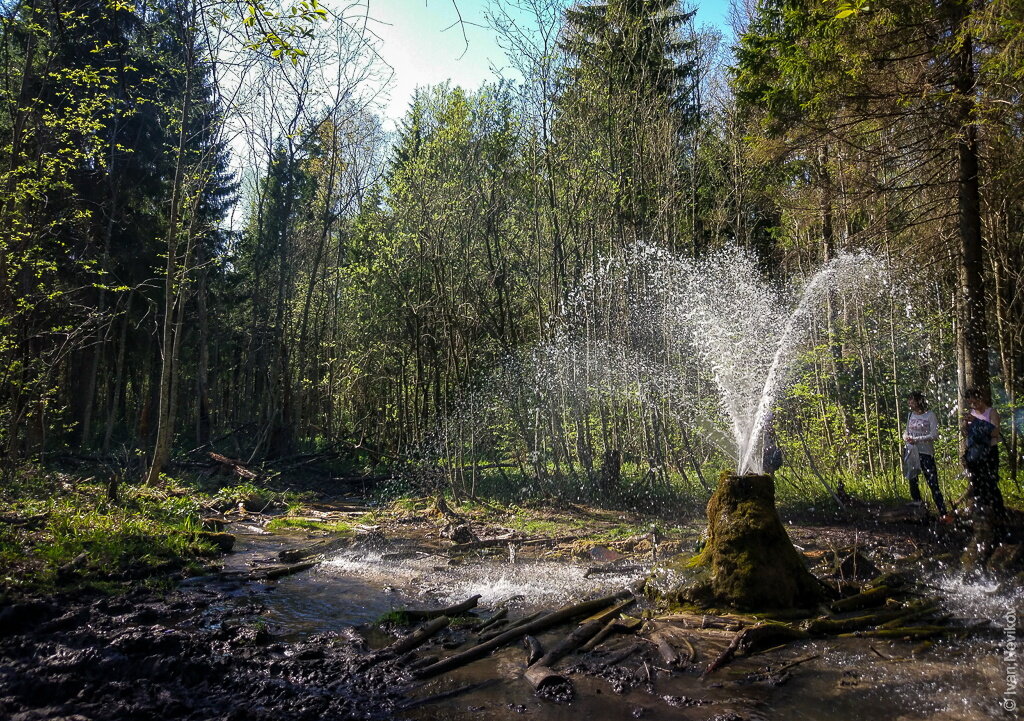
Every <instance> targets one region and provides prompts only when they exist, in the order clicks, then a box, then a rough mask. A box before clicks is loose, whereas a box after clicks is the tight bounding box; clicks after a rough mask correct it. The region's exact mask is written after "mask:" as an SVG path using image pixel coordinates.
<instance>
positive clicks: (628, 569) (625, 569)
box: [583, 564, 647, 578]
mask: <svg viewBox="0 0 1024 721" xmlns="http://www.w3.org/2000/svg"><path fill="white" fill-rule="evenodd" d="M646 570H647V568H646V567H645V566H615V565H612V564H608V565H605V566H591V567H590V568H588V569H587V570H586V571H585V572H584V573H583V577H584V578H590V577H591V576H597V575H601V574H604V573H637V572H640V571H646Z"/></svg>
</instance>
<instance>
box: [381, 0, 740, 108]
mask: <svg viewBox="0 0 1024 721" xmlns="http://www.w3.org/2000/svg"><path fill="white" fill-rule="evenodd" d="M366 1H367V2H368V6H369V17H370V19H371V21H370V23H369V25H368V27H369V29H370V30H372V31H373V32H374V33H375V34H376V35H377V36H379V38H380V40H381V44H380V47H379V53H380V55H381V57H382V58H383V59H384V60H385V61H386V62H387V63H388V64H389V65H391V67H392V68H394V72H395V77H394V80H393V82H392V85H391V91H390V101H389V102H388V103H387V105H386V109H385V115H386V116H387V117H389V118H391V119H395V118H399V117H401V116H402V115H404V113H405V109H406V108H407V106H408V103H409V100H410V98H411V97H412V93H413V91H414V89H415V88H416V87H417V86H422V85H431V84H434V83H439V82H443V81H445V80H451V81H452V83H453V84H456V85H462V86H463V87H467V88H476V87H478V86H479V85H480V84H481V82H483V81H484V80H487V79H490V78H493V77H495V73H494V71H493V70H492V68H496V69H498V70H501V69H502V68H504V67H506V66H507V64H508V63H507V60H506V58H505V54H504V53H503V52H502V50H501V48H500V47H498V45H497V42H496V41H495V38H494V36H493V34H492V33H491V31H490V30H488V29H487V28H486V27H482V26H484V25H485V21H484V18H483V13H484V10H485V9H486V8H487V5H488V3H489V2H490V0H454V2H453V0H366ZM566 4H567V5H568V4H570V2H569V0H566ZM688 5H689V6H690V7H696V9H697V24H698V25H705V24H706V25H717V26H720V27H724V25H725V22H726V20H725V19H726V16H727V14H728V7H729V3H728V0H703V2H700V3H697V2H691V3H688ZM456 6H457V7H458V12H456ZM459 13H461V15H462V19H463V20H464V21H465V22H464V24H463V25H462V26H461V27H458V26H453V24H456V23H457V22H458V19H459ZM446 28H447V29H446ZM462 28H464V29H465V34H466V37H465V40H464V39H463V31H462ZM460 56H461V57H460ZM509 74H511V73H509Z"/></svg>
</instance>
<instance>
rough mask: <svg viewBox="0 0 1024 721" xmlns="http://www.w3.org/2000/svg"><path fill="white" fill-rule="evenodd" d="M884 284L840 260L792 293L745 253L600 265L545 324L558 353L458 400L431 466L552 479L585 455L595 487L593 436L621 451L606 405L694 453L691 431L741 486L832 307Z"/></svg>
mask: <svg viewBox="0 0 1024 721" xmlns="http://www.w3.org/2000/svg"><path fill="white" fill-rule="evenodd" d="M885 285H886V282H885V280H884V274H883V272H882V265H881V263H879V262H878V261H876V260H875V259H873V258H872V257H871V256H870V255H868V254H867V253H854V254H844V255H840V256H838V257H836V258H835V259H833V260H831V261H830V262H828V263H827V264H825V265H824V266H823V267H822V268H820V269H819V270H818V271H817V272H815V273H814V274H813V275H811V276H810V277H808V278H807V279H806V280H804V281H803V282H800V281H799V280H797V281H794V282H792V283H791V284H790V285H789V286H788V287H784V286H783V284H781V283H775V284H773V283H771V282H768V281H766V280H765V279H764V278H763V276H762V274H761V273H760V271H759V270H758V261H757V259H756V257H755V256H754V255H753V254H752V253H750V252H748V251H745V250H743V249H740V248H737V247H731V246H730V247H725V248H723V249H721V250H718V251H716V252H714V253H710V254H708V255H707V256H705V257H703V258H701V259H699V260H694V259H691V258H687V257H683V256H680V255H677V254H673V253H670V252H668V251H666V250H663V249H661V248H657V247H654V246H650V245H642V244H641V245H637V246H634V247H632V248H630V249H628V250H625V251H623V252H621V253H619V254H617V255H613V256H609V257H606V258H603V259H601V261H600V262H599V263H598V264H597V266H596V267H595V269H594V270H593V271H592V272H591V273H589V274H588V275H586V276H584V277H583V278H582V279H581V282H580V283H578V285H577V286H576V288H575V289H574V290H573V292H571V293H570V294H569V295H568V296H567V298H566V299H565V301H564V302H563V305H562V308H561V309H560V312H559V313H558V314H557V315H556V316H555V317H554V318H553V319H552V320H551V321H550V322H549V324H548V327H547V335H548V340H546V341H544V342H541V343H538V344H536V345H535V346H533V347H532V348H530V349H528V350H527V351H524V352H522V353H519V354H516V355H514V356H512V357H510V358H508V359H506V361H505V362H504V363H503V364H501V366H500V367H498V368H497V369H495V370H494V372H493V373H492V374H491V376H490V377H489V379H488V380H487V381H486V382H484V383H482V384H481V385H482V387H481V388H479V389H478V390H477V391H476V392H472V393H467V394H466V395H465V396H464V397H463V398H461V399H460V400H459V404H458V408H457V409H456V411H455V412H453V413H450V414H448V415H447V416H446V417H445V418H443V419H441V420H440V425H439V430H438V431H437V435H436V437H435V438H433V439H431V440H430V443H432V444H433V447H432V448H426V449H425V450H424V454H423V455H424V456H425V457H431V456H432V457H438V456H440V457H445V458H447V459H448V467H449V468H454V467H458V466H460V465H464V464H462V463H461V458H460V457H459V456H458V454H459V453H465V454H466V457H472V456H474V455H475V454H479V453H481V452H483V453H484V454H486V453H490V454H491V455H492V457H493V456H494V455H498V456H499V457H508V456H509V455H512V456H513V457H518V458H520V459H529V460H528V461H526V462H528V463H532V464H533V466H534V468H533V470H534V473H535V475H536V476H537V477H538V478H543V477H544V476H545V474H546V473H548V470H547V469H546V468H545V462H548V461H550V460H551V459H552V458H555V460H556V462H557V457H559V456H560V457H561V458H562V459H565V458H567V457H568V456H569V454H570V453H576V454H577V456H578V459H579V461H580V462H581V464H582V465H583V466H584V467H585V468H586V469H587V470H588V471H589V472H590V473H591V477H594V476H595V475H596V472H595V470H594V469H595V467H596V466H597V465H598V463H599V462H600V460H601V459H600V457H599V456H596V457H595V455H594V453H600V451H599V450H597V451H594V450H593V448H594V446H595V444H593V443H591V441H590V440H589V439H588V434H589V433H590V432H591V427H592V426H594V425H598V424H601V428H602V430H601V431H600V432H602V433H604V434H605V435H604V438H605V440H606V443H605V447H604V451H605V452H607V451H609V450H611V449H612V448H613V447H612V446H611V445H608V443H609V442H613V441H609V440H608V439H609V435H608V430H607V427H608V425H609V424H610V423H611V422H610V421H608V420H607V416H606V409H607V408H608V407H609V405H610V406H613V407H616V408H618V409H620V410H621V408H623V407H629V408H632V409H635V410H634V411H633V412H635V413H637V414H638V415H639V416H640V417H642V418H645V419H647V420H646V421H644V422H650V423H651V424H652V425H653V424H656V423H662V424H664V423H665V422H666V421H671V422H673V423H675V424H676V425H675V426H674V427H675V428H678V429H681V431H680V432H679V436H680V437H682V438H683V443H684V444H690V441H689V440H687V439H686V435H685V434H689V433H690V432H691V431H693V432H695V434H696V438H695V442H697V443H700V444H702V447H707V446H711V447H717V448H718V449H719V450H720V451H721V452H722V453H723V454H724V455H726V456H729V457H731V458H732V459H733V461H734V462H735V467H736V468H737V471H738V472H739V473H741V474H745V473H760V472H761V471H762V453H761V449H762V446H763V443H762V440H763V439H762V437H763V435H764V431H765V430H766V429H767V428H769V427H770V425H771V412H772V408H773V406H774V405H775V404H776V403H777V401H778V399H779V398H780V396H781V393H782V391H783V390H784V389H785V387H786V385H787V383H788V382H789V381H790V380H791V379H792V372H793V370H794V369H795V368H797V367H798V366H799V360H800V358H801V355H802V354H803V352H804V350H805V349H806V348H807V347H808V345H809V344H808V340H810V339H811V338H812V336H813V333H814V332H815V329H816V327H818V326H820V321H821V320H822V319H824V318H825V317H827V316H826V312H827V311H829V310H830V308H831V309H833V311H834V309H835V308H837V307H840V306H845V305H847V304H850V303H852V302H861V301H866V300H867V299H868V296H869V295H870V294H871V293H873V292H875V291H876V290H877V289H878V288H879V287H880V286H881V287H884V286H885ZM858 296H864V297H863V298H859V297H858ZM639 425H641V427H642V424H639ZM502 434H504V435H502ZM544 434H549V435H548V436H547V437H548V438H551V439H552V440H549V441H547V444H546V445H545V440H544V438H545V436H544ZM556 434H561V436H560V438H559V439H557V440H556V439H555V436H556ZM614 442H620V443H621V442H622V439H621V438H620V437H617V440H616V441H614ZM488 445H489V449H488ZM619 448H620V449H622V447H621V446H620V447H619ZM636 450H637V449H633V457H634V458H636V457H637V456H638V454H637V453H636ZM545 452H546V453H547V455H546V456H545ZM588 453H589V454H590V457H586V454H588ZM690 456H691V458H692V457H693V454H692V452H691V453H690ZM648 460H649V462H650V466H651V468H652V469H654V468H655V467H656V466H658V465H659V462H658V461H657V459H648ZM660 465H661V467H664V466H663V460H662V461H661V463H660ZM557 470H558V469H557V468H556V469H555V472H556V473H557ZM697 473H698V475H699V473H700V471H699V470H698V471H697Z"/></svg>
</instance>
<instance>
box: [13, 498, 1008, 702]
mask: <svg viewBox="0 0 1024 721" xmlns="http://www.w3.org/2000/svg"><path fill="white" fill-rule="evenodd" d="M578 516H579V518H581V519H582V520H581V522H580V523H579V524H577V525H576V526H575V527H572V528H569V527H567V526H566V524H564V523H562V524H561V525H559V524H557V523H555V522H554V521H552V524H554V525H549V526H547V527H545V529H546V533H547V535H549V536H550V538H549V539H548V540H547V541H546V542H545V539H544V538H543V536H544V535H545V534H542V533H537V532H529V533H527V532H524V531H522V530H518V531H517V530H516V529H511V528H508V527H504V526H502V525H501V524H498V523H495V522H493V519H491V520H490V521H487V522H484V521H481V520H474V519H470V526H471V527H472V530H473V531H474V535H475V536H476V537H477V538H482V539H488V538H505V537H507V536H510V535H511V536H514V537H515V538H516V541H515V542H513V543H512V544H511V547H510V546H509V544H508V543H504V542H502V543H499V544H497V545H495V546H487V545H484V546H482V547H476V548H474V547H472V546H466V545H465V543H463V544H456V543H454V542H453V541H452V539H451V538H448V537H446V533H448V532H449V531H450V528H449V527H450V525H451V524H450V523H448V522H447V521H446V519H444V518H439V517H436V515H433V514H430V513H421V512H419V511H415V510H414V511H411V512H408V513H405V514H395V515H394V516H391V517H386V518H385V517H382V516H380V515H377V516H376V517H375V518H374V519H373V522H372V523H366V524H363V525H357V533H356V535H355V536H354V537H353V538H351V539H348V540H344V541H343V542H340V543H339V546H338V548H337V549H336V550H332V551H331V552H330V553H328V554H327V556H326V557H324V558H323V559H321V560H322V561H323V562H321V563H320V564H319V565H318V566H316V567H314V568H312V569H309V570H306V571H303V572H301V573H297V574H295V575H292V576H287V577H283V578H281V579H278V580H274V581H269V582H268V581H265V580H259V572H260V571H261V570H263V569H265V568H267V567H268V566H270V565H271V564H272V563H277V562H278V554H279V552H280V551H281V550H285V549H289V548H295V547H301V546H306V545H310V544H312V543H314V542H318V541H319V540H321V539H322V534H317V533H315V532H314V533H305V532H303V533H294V534H269V535H267V534H265V533H264V532H263V531H262V530H261V526H262V525H263V524H264V522H265V520H266V519H265V518H261V517H260V516H258V515H253V516H251V517H248V518H235V519H232V522H231V523H229V524H228V528H227V530H229V531H231V532H233V533H235V534H236V535H237V537H238V542H237V543H236V551H235V552H234V553H232V554H229V555H228V556H226V557H225V558H224V569H223V572H221V573H219V574H214V575H211V576H208V577H203V578H197V579H189V580H187V581H186V582H185V583H184V584H182V585H180V586H179V587H178V588H177V589H176V590H174V591H171V592H157V591H150V590H146V589H143V588H139V589H136V590H134V591H133V592H131V593H129V594H127V595H124V596H119V597H100V596H93V597H81V596H77V597H67V598H64V597H53V598H34V599H24V600H22V601H20V602H18V603H16V604H13V605H9V606H7V607H4V608H2V609H0V718H11V719H16V720H18V721H29V720H33V721H34V720H36V719H39V720H42V719H75V720H76V721H82V720H86V721H92V720H96V721H98V720H99V719H115V720H119V719H264V718H266V719H271V718H273V719H275V720H287V719H318V720H329V719H390V718H401V719H422V720H424V721H425V720H428V719H453V720H455V719H514V718H515V719H518V718H523V717H526V718H534V719H543V720H544V721H556V720H561V719H567V720H568V719H572V721H577V720H578V719H581V718H583V719H589V718H593V719H626V718H648V719H692V720H693V721H698V720H699V721H710V720H712V719H714V720H716V721H740V720H741V719H747V720H748V721H756V720H757V719H815V720H816V721H823V720H826V719H836V720H837V721H839V720H851V719H872V720H875V719H879V720H880V719H906V720H907V721H910V720H911V719H950V720H952V719H958V720H963V721H969V720H972V719H979V720H980V719H988V718H998V717H1005V718H1012V716H1010V715H1008V714H1005V712H1003V711H1002V707H1001V706H1000V704H999V702H1000V700H1001V684H1004V682H1005V678H1004V676H1005V668H1004V663H1003V658H1002V656H1001V655H1000V648H1001V646H1000V643H999V639H998V638H997V637H994V636H993V635H992V634H989V635H983V636H981V637H979V638H976V639H970V640H964V639H952V640H946V641H940V642H938V643H937V644H935V645H934V646H933V647H931V648H929V649H927V650H925V651H922V650H921V649H920V648H918V644H916V643H914V642H910V641H904V640H901V639H895V640H878V639H864V638H849V639H818V640H808V641H802V642H798V643H794V644H790V645H787V646H785V647H781V648H776V649H769V650H767V651H766V652H763V653H758V654H755V655H751V656H746V657H743V658H738V659H736V660H735V661H734V662H733V663H731V664H730V665H729V666H728V667H726V668H724V669H722V670H720V671H717V672H716V673H714V674H710V675H708V676H703V671H704V669H705V668H706V664H707V663H708V661H709V659H710V658H711V657H713V655H714V654H716V652H717V651H718V650H720V649H722V648H724V647H725V646H726V645H727V644H728V642H729V640H730V638H731V637H732V633H731V632H728V631H724V630H723V631H722V632H721V633H720V634H718V635H717V636H716V634H715V633H714V632H710V631H709V632H707V633H703V634H702V635H701V636H700V638H699V642H698V639H697V637H696V636H692V637H691V640H693V641H694V644H695V646H696V648H695V655H696V656H697V658H696V659H695V660H694V662H693V663H685V664H680V665H679V666H678V667H674V668H667V667H666V664H665V663H664V661H663V660H662V659H661V658H660V657H659V655H658V653H657V651H656V649H655V647H654V646H653V645H652V644H650V643H649V642H647V641H645V640H643V639H642V638H641V637H639V636H637V635H622V636H612V637H611V638H609V639H608V641H606V642H604V643H602V644H599V645H598V646H597V647H596V648H595V649H594V650H593V651H590V652H585V653H578V654H576V655H573V656H571V657H569V658H567V659H565V660H564V661H563V662H562V664H561V665H560V666H558V668H557V670H558V671H559V672H560V673H563V674H564V675H565V676H566V677H567V678H569V679H571V682H572V686H573V691H572V694H571V697H570V696H569V695H563V696H562V697H561V698H559V697H557V695H556V697H555V698H551V697H549V698H541V697H539V696H538V695H537V694H536V693H535V692H534V690H533V688H532V687H531V686H530V684H529V683H527V682H526V681H525V680H524V677H523V674H524V672H525V670H526V666H527V663H526V660H527V650H526V649H525V648H523V647H522V646H520V645H518V644H516V645H511V646H508V647H505V648H503V649H500V650H498V651H497V652H495V653H493V654H491V655H489V656H488V657H486V658H484V659H482V660H480V661H477V662H475V663H472V664H469V665H467V666H465V667H463V668H461V669H458V670H456V671H453V672H451V673H448V674H445V675H443V676H440V677H438V678H435V679H431V680H428V681H425V682H424V681H415V680H414V679H413V678H412V674H411V672H410V669H411V668H412V667H413V665H414V664H415V663H416V659H417V658H418V659H423V658H425V657H444V656H446V655H448V654H451V653H453V652H456V650H458V649H461V648H465V647H467V646H468V645H469V644H471V643H474V642H475V641H476V640H477V639H478V634H476V633H475V631H474V630H473V625H474V624H476V623H479V622H481V621H482V620H485V619H487V618H489V617H490V616H491V615H492V614H494V613H495V612H496V611H497V609H499V608H506V609H507V611H508V617H509V618H510V619H516V618H519V617H522V616H525V615H527V614H529V613H530V612H531V611H532V610H534V609H536V608H553V607H554V606H555V605H558V604H561V603H564V602H568V601H571V600H574V599H578V598H579V597H581V596H587V595H595V594H596V593H597V592H599V591H601V590H606V589H608V588H613V587H618V588H621V587H622V585H624V584H625V583H626V582H627V581H628V580H631V579H635V578H637V577H642V576H643V575H644V574H645V573H646V569H648V568H649V567H650V565H651V563H652V559H654V558H657V557H659V553H660V554H662V555H668V554H670V553H672V552H678V551H679V550H680V549H681V548H685V547H688V546H690V545H692V544H693V542H694V541H695V540H696V539H697V537H698V536H699V532H700V526H701V524H700V522H694V523H693V524H691V525H684V526H683V527H681V528H679V529H677V532H676V533H675V534H674V535H673V536H672V537H671V538H668V539H659V538H658V537H657V534H656V533H655V534H653V535H652V536H650V537H647V536H645V535H634V536H627V537H622V538H617V537H615V536H614V534H612V535H609V532H608V531H609V529H611V528H613V527H614V526H615V521H616V520H617V519H616V518H615V517H612V516H607V515H602V514H600V513H597V512H593V513H591V512H590V511H587V510H586V509H581V511H580V513H579V514H578ZM569 525H572V524H569ZM584 527H585V530H584ZM788 531H789V533H790V535H791V537H792V538H793V541H794V543H795V544H796V546H797V548H798V550H799V551H801V552H802V553H803V554H804V556H805V557H806V558H807V559H808V561H809V563H810V564H812V565H813V564H819V565H820V566H821V567H826V566H829V565H830V564H834V563H835V562H837V561H838V560H839V559H840V558H841V557H842V556H844V555H845V554H848V553H849V552H850V551H851V550H856V551H857V552H858V553H860V554H862V555H863V556H864V557H866V558H870V559H871V561H872V563H874V564H877V565H878V566H879V567H882V568H883V569H884V568H885V567H888V566H891V565H892V564H896V563H899V562H901V561H903V562H905V561H906V559H913V558H921V557H924V558H930V557H933V556H935V555H937V553H938V552H939V550H941V548H942V544H941V543H939V541H941V539H937V538H936V536H935V531H934V529H933V528H930V527H927V526H921V525H913V524H911V525H900V524H898V523H896V524H888V525H886V526H879V525H877V524H867V523H860V522H859V521H856V520H855V521H853V522H849V523H846V524H834V523H832V524H826V525H815V524H810V523H801V524H800V525H795V526H790V527H789V528H788ZM588 537H589V538H592V539H594V538H596V539H597V540H590V541H588V540H587V538H588ZM616 567H617V568H619V569H621V572H620V573H618V575H616V574H615V573H614V571H615V569H616ZM637 569H640V570H637ZM254 572H255V573H254ZM922 573H923V571H922ZM587 584H592V585H587ZM474 588H477V589H478V590H477V591H476V592H477V593H484V594H485V595H484V598H483V599H481V605H480V607H478V608H477V609H474V611H473V613H472V614H471V616H470V617H469V618H468V619H466V620H463V621H462V622H460V623H453V625H452V626H451V627H450V628H448V629H446V630H445V631H444V632H442V633H441V634H439V635H438V636H436V637H435V638H433V639H432V640H431V641H429V642H428V643H427V644H425V645H424V646H423V647H422V648H421V649H420V650H418V651H417V653H416V656H415V657H407V658H399V659H392V660H384V661H377V662H371V659H372V658H373V657H372V656H371V654H372V651H373V649H374V648H379V647H381V646H383V645H385V644H387V643H389V642H390V641H391V640H392V639H393V638H395V637H397V636H399V635H401V634H404V633H408V632H409V631H410V628H409V627H400V626H394V625H390V624H384V625H383V626H382V625H380V624H377V623H374V620H375V619H377V618H378V617H379V616H380V614H381V613H384V612H386V611H388V610H390V609H394V608H405V607H409V606H416V607H420V608H424V607H440V606H443V605H446V604H447V603H449V602H451V601H453V600H457V599H459V598H462V597H465V595H464V594H467V592H468V591H470V590H472V589H474ZM972 588H973V587H970V586H969V584H964V583H960V582H954V583H951V584H950V585H949V586H948V588H944V589H943V593H944V594H945V598H947V599H948V600H949V601H950V603H951V606H950V615H951V616H959V617H964V620H965V621H968V622H978V621H979V620H982V621H988V620H990V619H988V618H984V616H985V615H986V614H987V615H988V616H990V617H992V618H991V620H992V623H993V624H995V623H996V622H997V619H996V618H995V617H996V616H998V614H999V613H1003V612H1005V611H1006V610H1007V609H1008V608H1009V607H1010V606H1012V604H1013V603H1017V604H1018V605H1019V602H1020V595H1019V588H1018V589H1017V593H1016V596H1014V594H1013V591H1012V589H1011V591H1010V592H1009V593H1007V592H1006V590H1005V589H1000V590H993V589H990V588H988V587H985V588H982V590H981V591H978V590H977V588H973V590H972ZM545 589H546V591H545ZM989 591H992V593H991V594H989V595H986V594H987V593H989ZM545 592H547V593H548V595H543V594H544V593H545ZM972 593H975V594H976V595H979V598H981V597H984V598H989V596H991V598H990V599H989V600H990V602H989V603H988V605H985V604H982V605H980V606H971V605H969V604H967V603H966V601H963V599H966V598H967V597H968V596H970V595H971V594H972ZM488 594H489V595H488ZM960 597H963V598H962V599H960V600H959V601H958V598H960ZM1015 598H1016V601H1014V599H1015ZM968 600H969V599H968ZM958 603H959V605H957V604H958ZM1004 607H1006V608H1004ZM1018 610H1019V609H1018ZM641 611H642V609H634V611H633V612H634V613H635V614H636V615H638V616H639V615H640V613H641ZM565 633H566V630H565V628H564V627H563V628H561V629H556V630H554V631H552V632H550V633H548V634H546V635H543V636H541V637H540V639H539V640H540V643H541V645H542V646H544V647H545V648H548V647H550V645H551V644H553V643H555V642H556V641H557V640H558V639H559V638H561V637H563V636H564V635H565ZM631 649H632V651H631ZM613 661H614V662H613Z"/></svg>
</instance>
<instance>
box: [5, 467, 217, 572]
mask: <svg viewBox="0 0 1024 721" xmlns="http://www.w3.org/2000/svg"><path fill="white" fill-rule="evenodd" d="M12 481H13V482H12V484H11V485H9V486H7V487H6V488H4V490H3V491H2V492H0V515H2V516H3V517H4V518H5V522H4V524H3V528H2V530H0V560H2V562H3V566H4V568H5V569H8V570H7V573H5V574H4V577H3V579H2V580H0V582H2V585H3V587H4V588H6V589H8V590H11V591H15V592H28V591H32V590H39V589H52V588H54V587H56V586H60V585H69V584H70V585H75V584H92V585H96V584H99V585H100V586H102V587H105V588H115V587H116V586H111V585H110V582H121V581H125V580H130V579H141V578H145V577H147V576H150V575H153V574H157V575H160V574H167V573H168V571H169V570H172V569H181V568H185V567H188V566H189V565H191V564H197V563H199V561H200V559H202V558H203V557H207V556H209V555H211V554H212V553H214V552H215V550H214V549H213V548H212V547H210V546H208V545H206V544H204V543H203V542H202V541H200V540H197V533H198V531H199V530H200V526H199V509H200V505H199V499H198V498H197V497H196V496H194V495H192V494H190V493H188V492H187V491H184V490H182V489H174V488H168V489H156V488H151V487H136V486H127V487H122V489H121V493H120V501H119V502H117V503H114V502H111V501H110V500H109V498H108V496H107V488H106V486H105V484H100V483H97V482H96V481H94V480H92V479H87V480H82V479H77V478H73V477H71V476H65V475H62V474H56V473H44V472H42V471H39V470H36V469H32V468H25V469H23V470H22V471H21V472H19V473H18V474H17V475H16V476H15V477H14V478H13V479H12Z"/></svg>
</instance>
